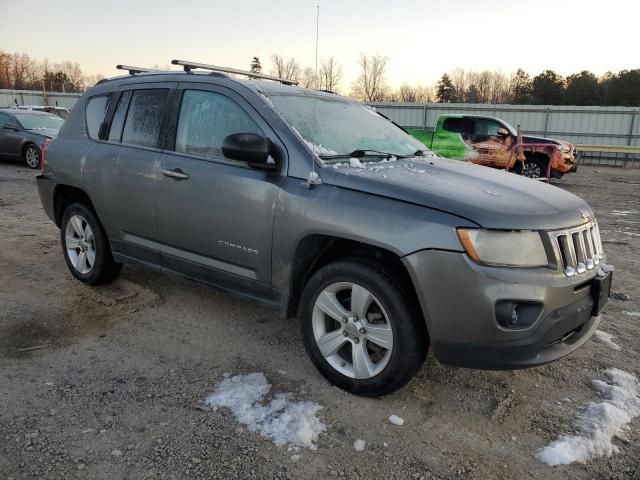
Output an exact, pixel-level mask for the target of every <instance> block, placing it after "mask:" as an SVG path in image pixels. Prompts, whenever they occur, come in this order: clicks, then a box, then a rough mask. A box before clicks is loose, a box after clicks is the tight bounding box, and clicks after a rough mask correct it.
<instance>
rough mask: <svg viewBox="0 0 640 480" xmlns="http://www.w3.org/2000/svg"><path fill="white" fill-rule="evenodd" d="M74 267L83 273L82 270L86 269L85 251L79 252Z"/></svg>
mask: <svg viewBox="0 0 640 480" xmlns="http://www.w3.org/2000/svg"><path fill="white" fill-rule="evenodd" d="M76 269H78V271H79V272H81V273H84V271H85V270H86V269H87V254H86V252H84V251H83V252H80V255H78V263H77V264H76Z"/></svg>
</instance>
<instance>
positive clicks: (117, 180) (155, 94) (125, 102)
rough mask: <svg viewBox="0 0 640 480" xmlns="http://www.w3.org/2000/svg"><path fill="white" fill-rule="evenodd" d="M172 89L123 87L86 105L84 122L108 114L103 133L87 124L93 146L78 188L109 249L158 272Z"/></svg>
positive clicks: (96, 124) (164, 84) (154, 85)
mask: <svg viewBox="0 0 640 480" xmlns="http://www.w3.org/2000/svg"><path fill="white" fill-rule="evenodd" d="M175 87H176V83H175V82H160V83H140V84H132V85H124V86H121V87H120V89H119V90H118V91H117V92H114V94H112V96H111V97H110V98H109V99H108V101H107V102H105V101H104V100H103V99H100V98H91V99H89V100H88V105H87V121H88V122H89V121H90V119H91V118H93V115H96V116H97V117H98V118H99V117H100V113H101V112H102V111H103V109H105V108H106V109H107V114H106V122H105V125H103V126H102V128H100V123H99V122H95V121H93V122H92V123H91V125H90V126H89V124H88V135H89V136H90V137H91V136H93V137H94V138H95V139H96V142H97V143H96V145H95V148H94V149H93V150H92V151H91V154H90V155H89V157H90V159H91V161H90V162H87V165H85V168H84V169H83V183H86V184H87V190H88V191H89V192H91V194H92V199H93V201H94V203H95V207H96V209H97V211H98V214H99V216H100V219H101V220H102V223H103V225H104V226H105V228H106V229H107V232H108V234H109V238H110V240H111V244H112V248H113V249H114V250H115V251H116V252H117V253H119V254H121V255H124V256H127V257H133V258H136V259H138V260H142V261H146V262H148V263H151V264H155V265H158V266H159V265H160V252H159V250H158V249H157V244H156V243H154V242H155V241H156V240H157V236H158V231H157V224H156V195H157V174H158V162H159V159H160V152H161V148H160V145H161V143H162V142H163V140H164V139H163V137H162V135H161V133H162V132H163V128H164V127H165V122H166V118H167V113H168V111H169V108H170V104H171V98H172V94H173V92H174V89H175ZM92 102H95V104H94V105H92ZM96 127H97V128H96ZM99 135H102V138H98V136H99Z"/></svg>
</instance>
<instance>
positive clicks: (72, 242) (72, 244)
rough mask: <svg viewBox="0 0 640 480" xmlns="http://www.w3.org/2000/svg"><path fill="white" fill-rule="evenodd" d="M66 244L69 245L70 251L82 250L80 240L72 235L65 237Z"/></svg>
mask: <svg viewBox="0 0 640 480" xmlns="http://www.w3.org/2000/svg"><path fill="white" fill-rule="evenodd" d="M65 243H66V244H67V248H68V249H76V248H80V239H79V238H76V237H74V236H72V235H67V236H66V237H65Z"/></svg>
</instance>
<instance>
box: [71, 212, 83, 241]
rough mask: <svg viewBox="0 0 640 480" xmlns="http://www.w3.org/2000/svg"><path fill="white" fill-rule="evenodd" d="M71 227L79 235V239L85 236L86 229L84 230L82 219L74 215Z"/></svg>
mask: <svg viewBox="0 0 640 480" xmlns="http://www.w3.org/2000/svg"><path fill="white" fill-rule="evenodd" d="M69 222H70V223H71V226H72V227H73V230H74V232H76V234H77V235H78V237H82V236H84V229H83V228H82V219H81V218H80V217H78V216H77V215H74V216H73V217H71V219H70V220H69Z"/></svg>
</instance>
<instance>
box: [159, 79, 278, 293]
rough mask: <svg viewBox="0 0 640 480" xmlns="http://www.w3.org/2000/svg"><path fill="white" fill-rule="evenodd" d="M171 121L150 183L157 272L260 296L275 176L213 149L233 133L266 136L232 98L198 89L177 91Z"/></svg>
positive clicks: (266, 275) (265, 288)
mask: <svg viewBox="0 0 640 480" xmlns="http://www.w3.org/2000/svg"><path fill="white" fill-rule="evenodd" d="M172 118H173V121H172V123H173V125H175V127H172V128H175V130H173V131H172V132H171V133H170V136H171V137H172V138H171V139H169V140H168V143H169V145H167V148H166V149H165V150H164V152H163V154H162V156H161V158H160V168H159V175H158V197H157V211H158V217H157V218H158V238H159V242H160V243H161V248H160V250H161V255H162V264H163V268H166V269H168V270H172V271H177V272H180V273H182V274H185V275H188V276H190V277H193V278H197V279H200V280H201V281H204V282H207V283H211V284H214V285H219V286H229V285H231V286H232V288H233V289H234V290H240V291H242V290H245V291H247V290H248V291H252V292H256V291H257V292H261V293H258V295H267V294H268V292H269V291H270V288H271V245H272V233H273V221H274V216H275V209H276V202H277V196H278V190H279V187H278V181H279V179H280V175H278V174H275V175H274V174H268V173H265V172H264V171H259V170H254V169H252V168H250V167H249V166H248V165H247V164H246V163H242V162H238V161H235V160H229V159H227V158H225V157H224V155H223V154H222V151H221V146H222V141H223V140H224V138H225V137H227V136H228V135H230V134H233V133H258V134H260V135H263V136H266V137H270V138H275V135H274V133H273V132H272V131H271V130H270V128H269V126H268V125H267V124H266V122H264V120H263V119H262V118H261V117H260V116H259V115H258V114H257V112H256V111H255V110H253V108H252V107H251V105H249V104H248V103H247V102H246V101H245V100H244V99H243V98H242V97H240V96H239V95H238V94H237V93H235V92H233V91H232V90H229V89H227V88H224V87H218V86H213V85H203V84H201V83H200V84H188V83H184V84H180V87H179V89H178V95H177V96H176V100H175V104H174V112H173V117H172Z"/></svg>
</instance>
